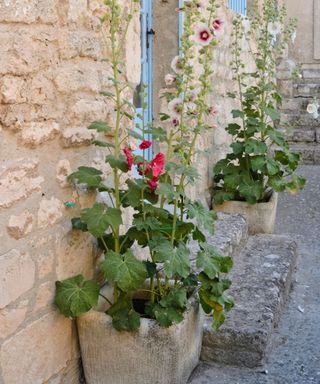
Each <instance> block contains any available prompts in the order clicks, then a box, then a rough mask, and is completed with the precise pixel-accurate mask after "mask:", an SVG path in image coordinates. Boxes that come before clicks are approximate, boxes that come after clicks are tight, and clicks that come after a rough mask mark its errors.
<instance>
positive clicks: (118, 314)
mask: <svg viewBox="0 0 320 384" xmlns="http://www.w3.org/2000/svg"><path fill="white" fill-rule="evenodd" d="M106 313H107V314H108V315H109V316H111V317H112V325H113V326H114V328H115V329H116V330H118V331H135V330H136V329H138V328H139V326H140V315H139V313H137V312H136V311H135V310H134V309H133V306H132V300H131V299H130V297H128V296H127V295H125V294H123V293H121V294H120V296H119V297H118V300H117V301H116V302H115V303H114V304H113V305H111V307H110V308H109V309H108V310H107V312H106Z"/></svg>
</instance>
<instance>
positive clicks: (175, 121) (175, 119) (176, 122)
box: [171, 117, 180, 127]
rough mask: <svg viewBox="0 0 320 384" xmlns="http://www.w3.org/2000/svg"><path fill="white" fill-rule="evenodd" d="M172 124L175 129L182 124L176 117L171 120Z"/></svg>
mask: <svg viewBox="0 0 320 384" xmlns="http://www.w3.org/2000/svg"><path fill="white" fill-rule="evenodd" d="M171 124H172V125H173V126H174V127H177V126H178V125H179V124H180V121H179V119H177V118H176V117H174V118H173V119H172V120H171Z"/></svg>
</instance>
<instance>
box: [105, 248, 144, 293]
mask: <svg viewBox="0 0 320 384" xmlns="http://www.w3.org/2000/svg"><path fill="white" fill-rule="evenodd" d="M101 270H102V272H103V273H104V275H105V277H106V279H107V280H108V281H110V282H112V283H116V284H117V285H118V287H119V288H120V289H121V290H122V291H125V292H129V291H135V290H137V289H138V288H141V286H142V285H143V283H144V281H145V279H146V278H147V269H146V266H145V264H144V263H143V262H142V261H140V260H138V259H136V258H135V256H134V255H133V253H132V252H131V251H127V252H126V253H125V254H124V255H120V254H118V253H116V252H113V251H108V252H107V254H106V260H105V261H104V262H103V263H102V264H101Z"/></svg>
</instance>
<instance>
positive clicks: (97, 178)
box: [68, 167, 102, 188]
mask: <svg viewBox="0 0 320 384" xmlns="http://www.w3.org/2000/svg"><path fill="white" fill-rule="evenodd" d="M101 175H102V172H101V171H100V170H99V169H96V168H93V167H79V168H78V171H76V172H73V173H71V175H69V176H68V181H71V182H76V183H78V184H86V185H87V186H88V187H91V188H97V187H99V185H100V184H101V181H102V178H101Z"/></svg>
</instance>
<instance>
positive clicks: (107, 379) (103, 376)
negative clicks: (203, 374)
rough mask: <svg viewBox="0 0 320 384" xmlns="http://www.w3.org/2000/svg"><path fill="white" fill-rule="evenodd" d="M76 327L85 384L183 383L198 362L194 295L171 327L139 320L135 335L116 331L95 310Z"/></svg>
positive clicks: (198, 311) (198, 321) (108, 319)
mask: <svg viewBox="0 0 320 384" xmlns="http://www.w3.org/2000/svg"><path fill="white" fill-rule="evenodd" d="M77 326H78V332H79V339H80V348H81V356H82V362H83V367H84V373H85V378H86V384H185V383H186V382H187V380H188V378H189V376H190V374H191V373H192V371H193V370H194V368H195V367H196V366H197V364H198V361H199V357H200V351H201V344H202V328H203V315H202V310H201V309H200V307H199V302H198V300H197V298H196V297H194V296H192V297H191V298H190V300H189V305H188V309H187V310H186V312H185V316H184V320H183V321H182V322H181V323H179V324H176V325H173V326H171V327H170V328H162V327H160V326H159V325H158V324H157V323H156V322H155V321H154V320H151V319H145V318H143V319H141V326H140V329H139V330H138V331H137V332H118V331H116V330H115V329H114V328H113V327H112V321H111V317H110V316H108V315H106V314H105V313H104V312H98V311H93V310H92V311H90V312H88V313H87V314H85V315H84V316H81V317H79V318H78V319H77Z"/></svg>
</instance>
